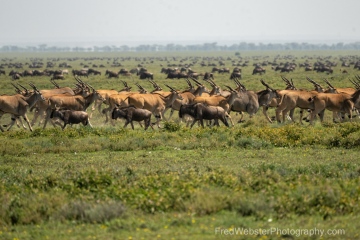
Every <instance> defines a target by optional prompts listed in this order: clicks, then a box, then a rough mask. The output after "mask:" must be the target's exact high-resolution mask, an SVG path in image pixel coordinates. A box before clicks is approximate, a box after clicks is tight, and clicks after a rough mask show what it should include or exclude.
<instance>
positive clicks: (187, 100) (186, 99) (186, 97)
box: [164, 79, 206, 120]
mask: <svg viewBox="0 0 360 240" xmlns="http://www.w3.org/2000/svg"><path fill="white" fill-rule="evenodd" d="M192 80H193V81H194V82H195V83H196V84H197V86H198V87H197V88H196V89H195V88H194V87H193V85H192V84H191V82H190V81H189V79H186V82H187V84H188V86H189V89H187V90H185V91H182V92H181V93H180V95H181V97H182V100H180V99H176V100H175V101H174V103H173V104H172V105H171V106H170V107H168V108H166V109H165V111H164V115H165V113H166V111H167V110H168V109H170V108H171V111H170V116H169V118H168V119H167V120H170V118H171V117H172V115H173V113H174V111H179V110H180V107H181V105H186V104H191V103H192V102H193V101H194V99H195V97H197V96H201V95H202V93H203V92H205V91H206V88H205V86H204V85H203V84H201V83H200V82H199V81H197V80H196V79H192ZM180 120H181V118H180Z"/></svg>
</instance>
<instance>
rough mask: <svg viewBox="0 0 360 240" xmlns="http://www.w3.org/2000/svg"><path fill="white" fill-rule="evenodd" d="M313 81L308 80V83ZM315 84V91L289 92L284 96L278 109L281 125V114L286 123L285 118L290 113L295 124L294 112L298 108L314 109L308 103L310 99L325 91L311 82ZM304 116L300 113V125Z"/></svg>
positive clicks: (277, 116) (277, 113) (284, 93)
mask: <svg viewBox="0 0 360 240" xmlns="http://www.w3.org/2000/svg"><path fill="white" fill-rule="evenodd" d="M310 80H311V79H309V78H308V81H310ZM310 82H312V83H313V84H314V86H315V90H312V91H306V90H287V91H285V92H283V93H281V94H282V96H281V99H280V102H279V104H278V107H277V108H276V120H277V121H278V122H279V123H280V122H281V119H280V114H282V118H283V121H282V122H285V116H286V114H287V113H288V112H289V111H290V115H289V116H290V118H291V120H292V121H293V122H295V120H294V118H293V112H294V110H295V108H296V107H298V108H300V109H310V110H312V109H313V105H312V104H311V103H310V102H309V101H308V100H309V99H310V98H313V97H314V96H315V95H316V94H318V93H319V92H318V91H323V88H322V87H321V86H320V85H319V84H316V83H315V82H314V81H312V80H311V81H310ZM302 114H303V112H302V111H300V123H301V124H302Z"/></svg>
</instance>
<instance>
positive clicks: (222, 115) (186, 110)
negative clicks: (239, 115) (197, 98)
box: [179, 103, 229, 128]
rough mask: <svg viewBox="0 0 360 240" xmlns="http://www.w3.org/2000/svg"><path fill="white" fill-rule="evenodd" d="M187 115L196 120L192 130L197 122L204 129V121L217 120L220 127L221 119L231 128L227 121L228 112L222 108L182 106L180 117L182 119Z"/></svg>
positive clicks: (198, 105)
mask: <svg viewBox="0 0 360 240" xmlns="http://www.w3.org/2000/svg"><path fill="white" fill-rule="evenodd" d="M185 114H187V115H190V116H191V117H193V118H194V121H193V122H192V124H191V126H190V128H192V127H193V126H194V124H195V123H196V122H197V121H200V124H201V126H202V127H204V121H203V120H204V119H205V120H215V124H216V125H217V126H219V121H218V120H219V119H220V121H222V122H223V123H224V125H225V126H227V127H229V123H228V121H227V119H226V116H227V114H226V111H225V110H224V109H223V108H222V107H218V106H206V105H205V104H203V103H195V104H189V105H182V106H181V107H180V110H179V117H180V118H182V117H183V116H184V115H185Z"/></svg>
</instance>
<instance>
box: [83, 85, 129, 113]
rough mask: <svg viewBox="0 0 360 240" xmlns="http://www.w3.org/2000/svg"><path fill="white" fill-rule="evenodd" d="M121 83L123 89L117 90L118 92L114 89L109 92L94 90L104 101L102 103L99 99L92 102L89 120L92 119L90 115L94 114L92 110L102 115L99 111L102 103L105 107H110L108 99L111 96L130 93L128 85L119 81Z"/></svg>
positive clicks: (107, 90) (106, 90)
mask: <svg viewBox="0 0 360 240" xmlns="http://www.w3.org/2000/svg"><path fill="white" fill-rule="evenodd" d="M121 82H122V83H123V85H124V88H123V89H121V90H119V91H117V90H114V89H111V90H109V89H98V90H96V91H97V92H98V93H99V94H100V95H101V98H102V99H104V101H102V100H100V99H97V100H96V101H95V102H94V105H93V106H92V108H91V114H90V118H91V117H92V114H93V112H94V110H95V109H96V108H97V109H98V111H99V113H102V111H101V105H102V103H104V104H106V105H110V103H109V98H110V96H111V95H115V94H119V93H122V92H130V90H131V87H129V86H128V84H127V83H126V82H125V81H121ZM105 114H106V113H105ZM106 118H107V117H106Z"/></svg>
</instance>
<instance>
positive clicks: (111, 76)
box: [105, 70, 119, 78]
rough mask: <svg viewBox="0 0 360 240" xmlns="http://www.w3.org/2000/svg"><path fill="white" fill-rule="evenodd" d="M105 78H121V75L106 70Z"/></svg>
mask: <svg viewBox="0 0 360 240" xmlns="http://www.w3.org/2000/svg"><path fill="white" fill-rule="evenodd" d="M105 76H108V78H119V73H117V72H114V71H110V70H106V71H105Z"/></svg>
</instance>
